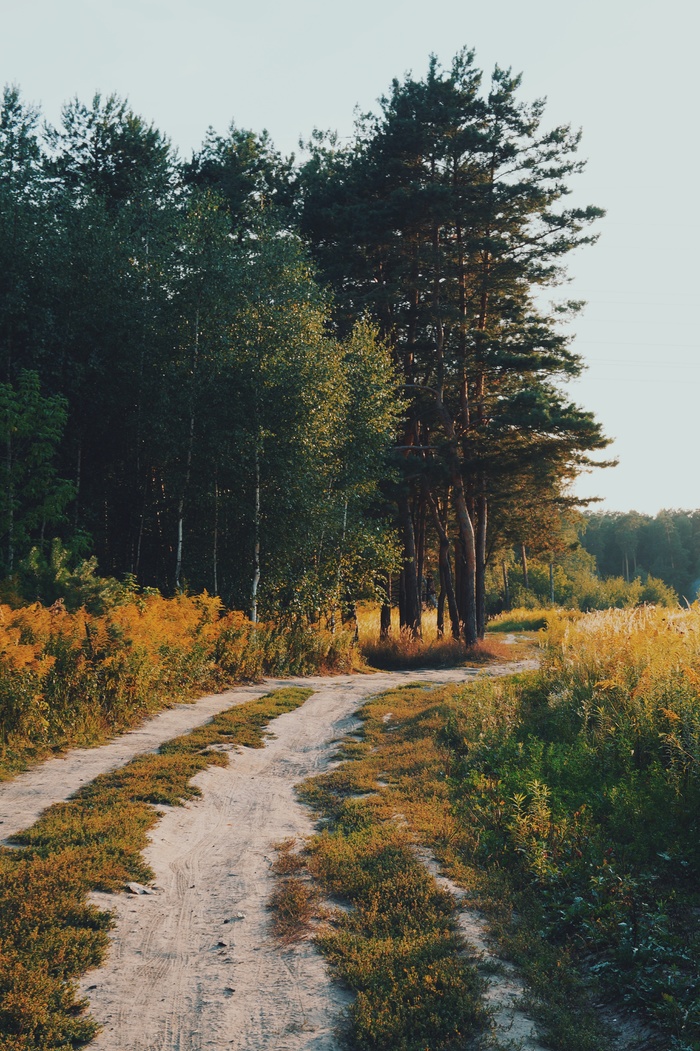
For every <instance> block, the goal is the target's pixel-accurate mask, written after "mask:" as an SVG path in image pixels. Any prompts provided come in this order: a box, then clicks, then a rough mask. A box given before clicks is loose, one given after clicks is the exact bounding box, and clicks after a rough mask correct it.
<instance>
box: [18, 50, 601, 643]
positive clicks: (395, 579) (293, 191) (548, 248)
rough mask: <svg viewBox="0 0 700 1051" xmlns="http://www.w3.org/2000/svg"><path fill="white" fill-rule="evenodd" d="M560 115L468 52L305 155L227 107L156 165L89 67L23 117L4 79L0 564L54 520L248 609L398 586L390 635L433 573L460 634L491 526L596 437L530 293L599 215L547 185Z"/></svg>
mask: <svg viewBox="0 0 700 1051" xmlns="http://www.w3.org/2000/svg"><path fill="white" fill-rule="evenodd" d="M579 139H580V136H579V134H578V133H577V132H574V131H572V130H571V129H570V128H568V127H557V128H547V127H546V126H545V124H544V104H543V103H542V102H541V101H535V102H531V103H530V102H526V101H523V100H522V98H521V84H520V79H519V78H518V77H514V76H513V75H512V74H511V73H510V72H509V71H505V70H501V69H498V68H497V69H496V70H495V71H494V73H493V75H492V77H491V78H490V80H489V81H487V80H486V79H485V78H484V76H483V74H482V73H481V71H480V70H479V69H478V68H477V67H476V65H475V62H474V56H473V54H472V53H471V52H468V51H461V52H460V53H459V54H458V55H457V56H456V57H455V59H454V61H453V63H452V65H451V66H450V68H449V69H448V70H443V69H442V68H441V67H440V66H439V64H438V63H437V61H436V60H435V59H431V61H430V63H429V66H428V71H427V74H426V76H425V77H424V78H423V79H418V78H415V77H413V76H407V77H406V78H404V80H403V81H398V80H396V81H394V82H393V83H392V85H391V88H390V91H389V92H388V94H387V95H386V96H385V97H383V98H382V99H381V100H380V102H379V109H378V111H377V113H375V114H366V115H364V116H363V117H361V118H360V119H359V121H358V124H357V129H356V134H355V136H354V138H353V140H352V141H351V142H349V143H348V144H345V145H342V146H340V145H339V144H338V143H337V142H336V141H335V139H334V138H333V137H332V136H325V135H322V134H320V133H314V135H313V136H312V138H311V142H310V144H309V145H308V148H307V150H306V153H305V155H304V157H303V159H302V161H301V162H296V161H295V160H294V159H293V158H283V157H282V156H281V155H280V154H279V153H278V152H277V151H276V150H275V148H274V146H273V144H272V143H271V141H270V139H269V137H268V136H267V134H266V133H262V134H257V133H255V132H252V131H248V130H245V129H241V128H239V127H238V126H237V125H235V124H234V123H232V124H231V126H230V128H229V129H228V131H227V133H226V134H225V135H223V136H221V135H218V134H217V133H216V132H214V131H213V130H210V131H209V132H208V133H207V136H206V139H205V141H204V143H203V145H202V147H201V149H200V150H199V151H197V152H195V153H194V154H193V156H192V157H191V158H190V159H189V160H187V161H182V160H180V159H179V158H178V157H177V155H176V153H175V152H174V150H173V148H172V146H171V144H170V142H169V141H168V139H167V137H166V136H165V135H163V134H162V133H161V132H160V131H159V130H158V129H156V128H155V127H154V126H153V125H152V124H149V123H148V122H147V121H146V120H144V119H143V118H142V117H140V116H139V115H138V114H136V113H134V112H133V110H132V109H131V107H130V106H129V104H128V102H127V101H125V100H123V99H120V98H118V97H117V96H113V95H112V96H109V97H106V98H105V97H102V96H100V95H96V96H95V97H94V98H93V99H92V100H91V102H90V103H83V102H81V101H80V100H78V99H75V100H73V101H71V102H69V103H68V104H67V105H66V106H65V107H64V109H63V113H62V118H61V122H60V125H59V126H58V127H57V128H48V129H46V130H45V131H44V132H42V131H40V123H39V115H38V113H37V112H36V111H35V110H34V109H32V108H31V107H27V106H25V105H24V104H23V102H22V99H21V96H20V93H19V91H18V89H16V88H6V89H5V92H4V96H3V105H2V111H1V113H0V232H1V233H2V239H1V240H0V252H1V253H2V259H1V260H0V261H1V262H2V264H3V265H2V269H1V272H0V359H1V360H2V362H3V364H4V367H5V379H6V383H5V385H4V386H3V391H4V393H3V411H4V413H5V417H4V418H5V431H6V437H5V447H6V450H7V451H6V456H5V464H6V466H5V475H6V477H5V479H4V494H5V495H4V499H5V511H4V512H3V513H4V515H5V526H4V528H5V539H4V541H3V543H4V551H5V552H6V553H5V554H4V555H3V558H4V560H5V570H6V571H8V572H10V571H12V570H13V568H14V564H15V560H16V559H18V558H19V559H22V558H26V557H27V556H28V553H29V550H30V548H31V547H32V546H36V545H37V544H39V545H40V546H41V545H44V546H45V547H46V549H47V551H48V546H47V545H48V544H49V543H50V540H51V537H52V536H54V535H57V534H58V535H60V536H61V537H62V539H63V540H64V541H65V542H66V543H67V544H68V545H69V546H70V544H71V543H73V542H74V541H75V543H78V542H80V543H81V544H82V543H84V542H85V538H86V537H88V538H89V544H90V545H91V548H92V549H93V550H94V552H95V553H96V554H97V556H98V559H99V563H100V566H101V567H102V569H103V571H105V572H109V573H114V574H116V575H122V574H124V573H128V574H133V575H134V576H135V577H136V578H137V579H138V580H139V581H140V582H141V583H142V584H144V585H148V586H158V587H160V588H162V589H163V590H165V591H172V590H173V589H177V588H184V587H188V586H189V587H193V588H202V587H207V588H209V589H210V590H213V591H214V592H216V593H220V594H221V595H222V596H223V597H224V599H225V601H226V602H227V603H229V604H231V605H235V606H238V607H240V608H247V609H249V610H250V611H251V612H253V614H254V615H255V616H257V615H258V611H259V610H260V611H261V612H264V613H265V614H267V613H272V612H274V611H278V612H279V611H281V610H286V611H290V610H294V611H297V612H298V613H299V614H303V615H305V616H309V617H311V618H313V617H315V616H318V614H319V612H321V611H323V610H326V611H328V610H329V609H330V608H331V607H341V608H342V607H343V605H344V604H345V605H347V604H349V605H352V602H353V601H354V599H355V598H356V597H358V596H359V595H369V594H381V593H382V591H383V593H384V594H385V596H386V594H387V593H388V592H389V591H391V590H392V585H396V584H398V593H399V596H400V614H401V622H402V624H403V625H405V626H407V627H408V628H409V629H410V630H412V631H414V632H416V633H418V632H420V618H421V606H422V601H423V599H424V597H425V591H426V587H427V585H426V580H427V579H428V577H429V576H430V574H431V573H433V572H436V573H437V576H438V580H439V589H440V593H441V602H442V603H443V605H444V604H445V603H447V606H448V608H449V611H450V616H451V619H452V628H453V631H454V632H455V633H456V634H461V635H463V637H464V638H465V639H466V640H467V641H473V640H474V639H475V638H476V637H477V635H479V634H480V633H482V632H483V628H484V618H485V607H484V588H485V583H484V582H485V573H486V567H487V565H488V563H489V559H490V557H491V552H492V551H493V550H494V549H495V548H496V547H497V546H498V544H499V543H501V544H502V543H504V542H508V541H511V542H514V541H513V538H517V537H519V538H520V539H521V541H522V542H525V541H526V539H527V537H528V536H529V535H530V533H531V532H532V530H533V529H534V528H536V526H535V524H533V523H534V521H535V519H536V518H537V516H538V514H540V516H541V514H542V513H543V509H544V508H552V507H554V508H557V507H564V506H566V505H567V503H570V502H571V497H570V496H569V495H568V491H567V485H568V483H569V481H570V480H571V478H572V477H573V476H574V475H575V474H576V472H577V470H579V469H580V468H581V467H582V466H583V465H586V464H587V463H588V459H587V457H588V454H589V452H590V451H592V450H595V449H600V448H602V447H604V445H605V444H606V440H605V438H604V436H603V435H602V433H601V431H600V427H599V425H598V424H597V423H596V421H595V420H594V419H593V417H592V416H591V415H590V413H587V412H586V411H585V410H583V409H581V408H579V407H578V406H576V405H574V404H572V403H571V401H570V400H569V399H568V398H567V397H566V394H565V392H564V389H563V387H562V382H563V381H565V380H566V379H567V378H569V377H571V376H575V375H577V374H578V372H579V370H580V368H581V361H580V359H579V357H578V356H577V355H576V353H575V352H574V351H573V349H572V347H571V344H570V338H569V336H568V335H567V333H566V329H565V327H563V325H562V322H563V321H565V320H566V317H567V316H569V315H570V314H571V313H574V312H575V311H576V310H577V309H578V308H579V306H580V304H577V303H575V302H572V303H570V304H568V306H566V307H564V308H559V309H558V310H554V309H549V308H547V307H546V306H544V305H543V304H544V300H543V296H542V290H546V289H547V288H549V287H552V286H554V285H556V284H558V283H561V282H562V281H563V280H564V279H565V269H564V262H565V258H566V256H567V254H568V253H569V252H571V251H572V250H574V249H575V248H577V247H579V246H581V245H585V244H587V243H590V242H591V241H592V240H593V239H594V235H593V234H591V232H590V227H591V224H592V223H593V221H594V220H595V219H597V218H598V217H599V216H600V215H601V214H602V213H601V212H600V210H599V209H597V208H594V207H588V208H577V207H571V206H568V205H567V200H566V199H567V195H568V193H569V189H570V182H571V180H572V179H573V178H574V177H575V175H576V174H577V173H578V172H579V171H580V169H581V166H582V162H581V161H580V160H578V159H577V149H578V146H579ZM23 384H24V388H26V389H27V390H29V389H30V387H31V390H32V392H33V394H32V399H33V400H32V401H31V406H33V407H32V408H29V409H28V410H27V411H28V412H30V414H31V413H33V414H34V418H35V420H36V421H37V424H36V428H35V434H36V443H35V446H34V447H33V449H34V451H33V452H32V453H31V455H30V454H29V453H28V454H27V456H28V458H27V460H26V463H27V464H28V463H30V461H31V462H32V463H35V467H36V469H35V473H34V478H35V488H36V485H39V486H40V488H42V489H43V491H44V492H45V500H44V502H43V503H42V502H41V501H38V502H37V498H36V493H35V490H31V492H30V489H31V487H29V485H28V483H25V482H24V481H23V480H22V479H23V477H24V476H23V475H22V473H21V472H22V470H24V468H20V467H19V466H18V463H17V460H16V457H15V453H14V451H13V449H15V448H16V447H17V446H16V442H15V446H12V438H11V432H12V433H15V432H13V431H12V428H13V427H14V428H15V431H16V432H17V433H19V432H18V431H17V427H19V423H18V422H17V420H18V419H19V418H18V417H17V416H16V413H15V416H13V412H15V409H14V408H13V406H14V405H15V404H16V401H17V397H18V392H19V391H20V390H22V389H24V388H23V387H22V385H23ZM13 399H14V400H13ZM13 421H15V422H13ZM39 421H46V422H45V424H44V423H40V422H39ZM42 435H45V437H43V438H42ZM32 456H33V457H35V458H36V457H37V456H38V457H39V460H40V461H41V464H39V463H38V461H36V459H35V460H32V459H31V457H32ZM38 479H43V481H41V482H39V481H37V480H38ZM8 515H9V516H10V517H9V518H8ZM9 522H11V524H10V525H8V523H9ZM20 523H22V525H21V528H20Z"/></svg>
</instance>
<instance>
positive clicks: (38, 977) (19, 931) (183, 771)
mask: <svg viewBox="0 0 700 1051" xmlns="http://www.w3.org/2000/svg"><path fill="white" fill-rule="evenodd" d="M312 692H313V691H312V690H309V689H298V688H288V689H283V690H277V691H275V692H274V693H271V694H268V695H267V696H266V697H262V698H260V699H259V700H255V701H250V702H248V703H247V704H244V705H240V706H238V707H235V708H231V709H229V710H228V711H226V712H222V713H221V714H220V715H218V716H216V718H214V719H213V720H212V721H211V722H210V723H208V724H207V725H206V726H204V727H200V728H199V729H197V730H195V731H194V732H193V733H192V734H188V735H185V736H182V737H179V738H176V739H175V740H174V741H170V742H168V743H167V744H166V745H164V746H163V747H162V748H161V749H160V751H159V752H157V753H155V754H152V755H145V756H139V757H138V758H137V759H134V760H132V762H130V763H128V764H127V765H126V766H124V767H122V768H121V769H119V770H117V771H114V772H113V773H110V774H104V775H102V776H101V777H98V778H97V779H96V780H95V781H93V782H91V783H90V784H89V785H86V786H85V787H84V788H83V789H81V791H80V792H79V793H78V794H77V795H76V796H75V797H73V798H72V799H70V800H68V802H66V803H60V804H57V805H56V806H53V807H51V808H49V810H47V811H46V812H45V814H43V815H42V817H41V818H40V820H39V821H38V822H37V823H36V824H35V825H33V826H32V827H31V828H30V829H28V830H27V831H26V832H22V833H20V834H18V835H17V836H16V837H14V840H15V842H16V843H18V844H20V845H21V847H22V849H19V850H8V849H2V850H0V1034H1V1035H0V1047H1V1048H2V1051H67V1049H68V1048H75V1047H79V1046H81V1045H82V1044H85V1043H86V1042H87V1041H89V1040H90V1039H91V1038H92V1036H94V1034H95V1032H96V1029H97V1027H96V1025H95V1023H94V1021H93V1020H92V1019H90V1018H89V1017H87V1016H86V1015H85V1013H84V1012H85V1007H86V1005H85V1003H84V1002H82V1001H80V1000H79V999H78V998H77V992H76V978H77V976H78V975H80V974H82V973H83V972H84V971H86V970H88V969H89V968H91V967H96V966H97V965H98V964H99V963H100V962H101V960H102V959H103V958H104V955H105V953H106V950H107V945H108V936H107V931H108V930H109V928H110V926H111V923H112V921H111V917H110V915H109V914H108V913H105V912H101V911H99V910H98V909H96V908H95V907H94V906H92V905H89V904H88V903H87V895H88V893H89V892H90V891H91V890H98V889H101V890H116V889H119V888H121V887H123V886H124V884H125V883H126V882H128V881H130V880H137V881H139V882H147V881H148V880H150V879H151V878H152V873H151V872H150V870H149V869H148V867H147V866H146V864H145V863H144V861H143V858H142V856H141V852H142V851H143V849H144V847H145V846H146V845H147V832H148V830H149V829H150V828H152V827H153V825H154V824H155V823H156V821H157V820H158V813H157V810H156V809H155V808H154V806H153V805H152V804H156V805H157V804H169V805H175V806H177V805H181V804H182V803H183V802H184V801H185V800H187V799H190V798H192V797H193V796H195V795H197V794H198V789H197V788H196V787H195V786H193V785H192V784H191V783H190V781H191V778H192V777H193V776H194V774H196V773H197V772H198V771H200V770H203V769H204V768H205V767H207V766H209V765H212V764H216V765H225V764H226V763H227V762H228V758H227V756H226V755H225V753H222V752H221V751H212V750H211V746H212V745H216V744H223V743H231V744H246V745H248V746H249V747H262V746H263V744H264V728H265V726H266V725H267V724H268V723H269V722H270V721H271V720H272V719H274V718H276V717H277V716H278V715H281V714H282V713H283V712H288V711H292V710H293V709H294V708H297V707H298V706H299V705H300V704H302V703H303V702H304V701H305V700H306V698H307V697H308V696H309V695H310V694H311V693H312Z"/></svg>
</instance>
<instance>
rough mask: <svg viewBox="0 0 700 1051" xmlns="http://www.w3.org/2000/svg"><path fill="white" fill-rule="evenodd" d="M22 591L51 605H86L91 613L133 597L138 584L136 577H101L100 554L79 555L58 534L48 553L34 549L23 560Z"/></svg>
mask: <svg viewBox="0 0 700 1051" xmlns="http://www.w3.org/2000/svg"><path fill="white" fill-rule="evenodd" d="M16 580H17V585H18V591H19V593H20V594H21V596H22V597H23V598H24V599H26V600H27V601H29V602H41V603H43V604H44V605H45V606H50V605H52V604H53V603H54V602H57V601H60V602H62V603H63V605H64V606H65V608H66V609H67V610H69V611H70V612H71V613H74V612H75V611H76V610H78V609H81V608H84V609H86V610H87V612H88V613H94V614H97V615H100V614H103V613H106V612H107V610H109V609H112V608H113V607H114V606H118V605H121V604H122V603H124V602H129V601H130V600H132V599H133V597H134V595H135V593H136V592H138V590H139V589H138V588H137V587H136V584H135V582H134V580H133V579H131V580H129V579H127V580H126V581H125V582H124V583H120V582H119V581H118V580H115V579H114V577H101V576H99V575H98V572H97V558H96V557H95V556H94V555H92V556H91V557H90V558H79V557H78V558H76V557H75V556H74V555H73V553H72V552H71V551H69V550H68V549H67V548H66V547H64V545H63V544H62V543H61V541H60V540H59V539H58V538H57V537H56V538H54V540H53V541H52V543H51V550H50V552H49V555H48V557H46V556H44V555H43V554H42V552H41V551H40V549H39V548H37V547H34V548H32V549H31V551H30V552H29V554H28V555H27V557H26V558H25V559H23V560H22V562H20V564H19V568H18V572H17V577H16Z"/></svg>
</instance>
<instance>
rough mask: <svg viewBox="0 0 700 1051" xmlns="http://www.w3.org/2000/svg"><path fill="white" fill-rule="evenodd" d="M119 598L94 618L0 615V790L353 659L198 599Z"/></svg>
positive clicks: (344, 643) (313, 634)
mask: <svg viewBox="0 0 700 1051" xmlns="http://www.w3.org/2000/svg"><path fill="white" fill-rule="evenodd" d="M127 598H128V601H127V600H126V599H125V600H124V601H123V602H122V603H121V604H118V605H116V606H114V607H112V608H110V609H109V610H107V611H106V612H104V613H102V614H100V615H92V614H90V613H87V612H86V611H85V609H79V610H77V611H76V612H68V611H67V610H66V609H64V608H63V606H62V604H61V603H60V602H58V603H56V604H55V605H54V606H53V607H49V608H47V607H45V606H42V605H40V604H39V603H35V604H34V605H31V606H23V607H21V608H19V609H11V608H10V607H9V606H0V779H2V778H6V777H9V776H11V775H12V774H13V773H15V772H16V771H17V770H19V769H22V768H23V767H25V766H26V765H27V764H28V763H29V762H32V761H35V760H37V759H39V758H42V757H43V756H45V755H47V754H48V753H50V752H51V751H56V750H61V749H63V748H65V747H67V746H69V745H91V744H95V743H99V742H101V741H103V740H105V739H106V738H107V737H108V736H110V735H111V734H113V733H115V732H120V731H122V730H125V729H127V728H129V727H131V726H133V725H135V724H136V723H137V722H139V721H140V720H141V719H143V718H144V717H145V716H146V715H148V714H149V713H152V712H155V711H159V710H160V709H162V708H164V707H167V706H169V705H172V704H174V703H177V702H178V701H183V700H189V699H192V698H194V697H196V696H201V694H202V693H204V692H206V691H208V690H220V689H223V688H224V687H226V686H228V685H230V684H231V683H233V682H241V681H244V680H258V679H260V678H262V677H263V676H264V675H287V674H290V675H307V674H310V673H313V672H318V671H341V670H350V669H351V668H352V665H353V661H355V660H356V659H357V657H356V650H355V648H354V643H353V638H352V634H351V633H350V632H348V631H343V632H337V633H336V634H333V635H331V634H330V633H329V632H326V631H323V630H321V629H320V628H317V627H310V626H305V625H302V624H298V625H291V626H279V627H273V626H271V625H267V624H251V622H250V621H248V620H247V619H246V617H244V616H243V614H241V613H224V612H223V610H222V607H221V602H220V600H219V599H218V598H214V597H212V596H210V595H207V594H206V593H205V594H203V595H199V596H194V597H193V596H186V595H180V596H178V597H176V598H173V599H164V598H162V597H161V596H160V595H158V594H147V595H139V594H132V595H130V597H129V596H127Z"/></svg>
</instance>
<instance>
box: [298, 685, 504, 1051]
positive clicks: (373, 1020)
mask: <svg viewBox="0 0 700 1051" xmlns="http://www.w3.org/2000/svg"><path fill="white" fill-rule="evenodd" d="M424 695H426V694H425V691H424V690H423V689H422V688H421V687H418V688H416V689H411V688H408V689H404V690H399V691H394V692H393V693H391V694H388V695H384V696H383V697H380V698H378V699H377V700H374V701H370V702H369V704H367V705H366V706H365V707H364V708H363V709H362V712H361V717H362V719H363V721H364V733H363V738H362V740H361V741H360V742H358V741H356V740H355V739H348V740H346V741H345V743H344V745H343V751H342V753H341V754H342V755H343V756H344V757H345V759H346V760H347V761H346V762H344V763H343V764H342V765H341V766H339V767H338V768H336V769H334V770H332V771H331V772H329V773H325V774H322V775H320V776H318V777H316V778H313V779H311V780H309V781H308V782H306V783H305V784H304V786H303V787H302V788H301V792H300V794H301V797H302V798H303V799H304V800H305V801H306V802H307V803H309V804H310V805H311V806H313V807H314V808H315V809H316V811H317V812H318V813H320V814H321V815H322V816H323V817H324V818H325V819H326V827H325V828H324V830H323V831H322V832H321V833H320V834H319V835H317V836H315V837H313V838H312V840H311V841H310V842H309V844H308V845H307V848H306V851H305V852H304V860H305V864H306V870H307V872H310V873H311V874H312V876H313V877H314V878H315V879H316V880H317V881H318V883H319V884H320V886H321V888H322V889H323V892H324V894H325V895H326V896H330V897H331V898H332V899H333V900H335V901H336V902H338V903H340V904H341V905H342V906H344V907H339V908H334V909H332V910H331V911H330V919H329V922H327V923H326V924H325V925H323V926H322V927H321V929H320V931H319V932H318V934H317V940H318V943H319V945H320V947H321V949H322V951H323V952H324V953H325V954H326V956H327V957H328V959H329V960H330V962H331V963H332V964H333V965H334V966H335V969H336V974H337V975H338V977H339V978H341V979H342V980H343V981H344V982H345V983H347V985H348V986H349V987H350V988H351V989H352V990H353V991H354V993H355V999H354V1002H353V1004H352V1005H351V1007H350V1009H349V1017H348V1028H347V1032H346V1039H347V1042H348V1045H349V1046H350V1047H352V1048H355V1049H362V1051H365V1049H366V1051H369V1049H376V1051H380V1049H386V1051H389V1049H391V1051H427V1049H430V1051H438V1049H442V1048H452V1047H454V1048H457V1047H463V1046H464V1041H465V1040H466V1039H467V1038H469V1037H470V1036H473V1035H474V1034H475V1033H476V1032H478V1031H479V1030H480V1029H481V1028H482V1026H483V1024H484V1022H485V1013H484V1011H483V1007H482V1004H481V987H482V983H481V980H480V979H479V977H478V975H477V972H476V970H475V968H474V966H473V965H472V963H471V962H470V960H469V959H468V957H467V956H466V954H465V952H464V949H465V946H464V944H463V942H462V939H461V937H460V936H459V934H458V933H457V931H456V924H455V917H454V909H455V902H454V900H453V899H452V897H451V896H450V895H449V894H447V893H446V892H444V891H442V890H441V889H440V888H438V886H437V885H436V883H435V881H434V880H433V879H432V877H431V876H430V875H429V874H428V872H427V871H426V870H425V868H424V867H423V865H422V864H421V862H420V860H419V858H418V857H417V855H416V852H415V849H414V843H415V838H416V837H415V828H416V822H415V821H414V810H416V809H417V810H418V811H420V812H422V809H421V808H425V814H424V816H425V819H426V821H427V822H428V823H430V821H431V819H433V818H435V817H436V816H438V815H439V812H440V805H439V803H438V805H435V803H436V801H434V800H432V793H433V790H434V785H433V773H434V771H433V770H432V768H431V764H430V757H429V756H426V755H425V754H423V752H422V750H420V749H418V750H416V749H415V748H414V747H413V745H414V743H415V742H414V741H411V740H408V741H407V740H406V738H405V737H404V735H403V732H401V733H400V735H399V734H398V733H397V734H396V735H393V734H391V733H390V732H389V731H387V729H386V726H385V724H384V723H383V722H382V717H383V716H385V715H386V714H387V710H388V708H389V707H394V708H396V707H397V706H398V707H400V708H401V709H402V712H403V713H406V712H409V711H411V712H412V711H414V710H415V707H416V704H415V702H416V699H417V698H419V697H422V696H424ZM426 696H427V695H426ZM431 707H434V701H433V702H431ZM392 729H393V724H392ZM431 735H432V726H431V729H430V730H429V731H428V740H429V739H430V737H431ZM389 742H391V744H390V745H389ZM399 742H401V743H399ZM394 745H395V746H396V749H398V753H397V755H394V754H393V751H392V756H391V759H390V758H389V755H388V749H389V750H392V749H393V748H394ZM399 755H400V756H401V758H398V756H399ZM394 760H396V761H394ZM389 763H391V766H390V770H387V766H388V764H389ZM389 776H391V778H392V784H391V785H386V786H385V787H384V788H383V789H382V790H381V791H379V790H378V782H379V780H380V779H381V778H382V777H389ZM409 783H410V784H411V785H412V791H410V792H408V793H405V792H404V789H405V788H406V787H407V785H408V784H409ZM397 808H401V809H400V811H399V810H397ZM348 906H349V908H348Z"/></svg>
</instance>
